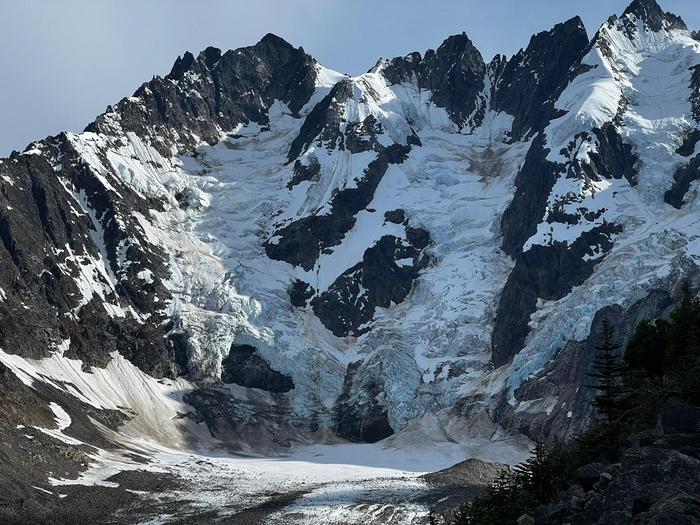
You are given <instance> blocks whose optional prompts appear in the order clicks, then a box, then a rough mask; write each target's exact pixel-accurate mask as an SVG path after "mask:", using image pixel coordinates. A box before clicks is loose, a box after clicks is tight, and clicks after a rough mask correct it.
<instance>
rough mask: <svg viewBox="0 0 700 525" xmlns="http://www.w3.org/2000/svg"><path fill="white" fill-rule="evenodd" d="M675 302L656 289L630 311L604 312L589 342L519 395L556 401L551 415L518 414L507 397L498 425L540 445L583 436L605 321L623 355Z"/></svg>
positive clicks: (576, 344) (578, 344) (576, 345)
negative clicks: (641, 328)
mask: <svg viewBox="0 0 700 525" xmlns="http://www.w3.org/2000/svg"><path fill="white" fill-rule="evenodd" d="M673 304H674V300H673V298H672V297H671V295H670V294H669V293H668V292H666V291H664V290H652V291H651V292H650V293H649V294H648V295H647V297H645V298H644V299H641V300H640V301H638V302H636V303H635V304H634V305H632V306H631V307H630V308H629V309H627V310H625V309H623V308H622V307H621V306H619V305H613V306H608V307H606V308H603V309H601V310H600V311H598V312H597V313H596V315H595V317H594V318H593V321H592V323H591V329H590V333H589V335H588V338H587V339H586V340H585V341H569V342H568V343H566V345H564V347H563V348H562V349H561V350H559V352H558V353H557V355H556V357H555V358H553V359H552V360H551V361H550V362H549V363H547V365H546V366H545V367H544V368H543V369H542V370H541V371H540V372H538V373H537V374H536V375H535V376H534V377H532V378H530V379H528V380H526V381H525V382H524V383H523V384H522V385H521V386H520V387H519V388H518V389H517V390H516V391H515V393H514V395H515V399H516V401H518V402H522V403H528V402H537V401H540V402H544V400H547V401H548V400H551V403H556V405H555V409H554V410H552V412H551V415H547V414H546V412H545V411H537V412H536V413H528V412H527V411H517V410H516V409H515V407H513V406H512V405H511V404H510V403H508V401H507V400H506V399H503V400H502V402H501V403H500V405H499V409H498V410H497V411H496V412H495V413H494V417H495V419H496V421H498V422H500V423H501V424H502V425H503V426H504V427H505V428H508V429H509V430H511V431H512V432H522V433H524V434H526V435H527V436H529V437H530V438H531V439H533V440H535V441H552V440H564V441H568V440H571V439H573V438H574V437H576V436H578V435H579V434H580V433H581V432H582V431H583V430H584V429H585V428H586V427H587V425H588V424H589V422H590V421H591V418H592V417H593V415H594V413H593V409H592V408H591V400H592V398H593V395H594V391H593V389H590V388H582V387H581V385H582V384H586V382H587V379H586V378H587V375H586V374H588V373H590V372H591V371H592V368H591V367H592V356H594V355H595V353H596V348H597V347H598V346H599V345H600V342H601V340H602V334H603V328H602V321H603V319H604V318H607V319H608V320H609V322H610V323H611V324H612V326H614V327H615V336H616V341H617V342H618V343H619V344H621V345H622V347H621V350H620V351H622V349H624V348H625V347H626V344H627V342H628V341H629V339H630V338H631V337H632V334H633V333H634V330H635V328H636V326H637V325H638V324H639V323H640V322H641V321H643V320H648V319H656V318H659V317H663V316H665V315H667V314H668V312H669V311H670V309H671V308H672V307H673ZM569 412H571V414H572V416H571V417H569V415H568V414H569Z"/></svg>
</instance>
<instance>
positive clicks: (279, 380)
mask: <svg viewBox="0 0 700 525" xmlns="http://www.w3.org/2000/svg"><path fill="white" fill-rule="evenodd" d="M221 366H222V370H221V380H222V381H223V382H224V383H235V384H237V385H241V386H245V387H248V388H259V389H260V390H266V391H268V392H277V393H283V392H289V391H290V390H293V389H294V382H293V381H292V378H291V377H289V376H288V375H284V374H280V373H279V372H277V371H275V370H273V369H272V368H271V367H270V364H269V363H268V362H267V361H265V360H264V359H263V358H262V357H260V356H259V355H258V354H257V351H256V350H255V348H254V347H252V346H250V345H232V346H231V351H230V352H229V354H228V356H227V357H225V358H224V359H223V361H221Z"/></svg>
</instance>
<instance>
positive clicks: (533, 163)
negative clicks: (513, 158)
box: [501, 135, 564, 257]
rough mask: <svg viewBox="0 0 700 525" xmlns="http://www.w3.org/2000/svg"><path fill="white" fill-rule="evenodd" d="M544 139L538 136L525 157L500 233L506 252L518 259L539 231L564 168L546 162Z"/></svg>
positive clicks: (547, 151) (546, 151) (502, 220)
mask: <svg viewBox="0 0 700 525" xmlns="http://www.w3.org/2000/svg"><path fill="white" fill-rule="evenodd" d="M548 153H549V149H545V138H544V136H543V135H538V136H537V137H535V139H534V140H533V142H532V146H530V150H529V151H528V153H527V156H526V157H525V163H524V164H523V167H522V168H521V169H520V171H519V172H518V175H517V176H516V179H515V195H514V196H513V200H512V201H511V203H510V205H509V206H508V208H507V209H506V211H505V212H504V213H503V218H502V219H501V230H502V232H503V250H504V251H505V252H506V253H507V254H508V255H510V256H511V257H515V256H517V255H518V253H519V252H520V250H522V247H523V245H524V244H525V242H526V241H527V240H528V239H529V238H530V237H532V236H533V235H534V234H535V232H536V231H537V224H539V222H540V221H541V220H542V217H544V212H545V208H546V206H547V198H548V197H549V193H550V192H551V191H552V187H553V186H554V182H555V181H556V179H557V177H558V176H559V174H560V173H561V172H562V171H564V166H562V165H561V164H557V163H553V162H550V161H549V160H547V154H548Z"/></svg>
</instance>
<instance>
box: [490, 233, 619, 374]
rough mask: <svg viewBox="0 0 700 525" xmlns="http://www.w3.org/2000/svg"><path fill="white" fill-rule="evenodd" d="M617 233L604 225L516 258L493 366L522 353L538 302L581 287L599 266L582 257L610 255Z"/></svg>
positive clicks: (495, 336)
mask: <svg viewBox="0 0 700 525" xmlns="http://www.w3.org/2000/svg"><path fill="white" fill-rule="evenodd" d="M620 231H621V229H620V227H618V226H615V225H614V224H610V223H604V224H603V225H601V226H597V227H595V228H593V229H591V230H589V231H587V232H585V233H583V234H582V235H581V236H580V237H579V238H578V239H576V240H575V241H574V242H573V243H571V244H570V245H566V244H564V243H560V242H555V243H553V244H551V245H548V246H541V245H534V246H532V247H531V248H530V249H529V250H528V251H526V252H525V253H523V254H521V255H520V256H519V257H518V259H517V261H516V263H515V268H514V269H513V271H512V272H511V274H510V275H509V276H508V280H507V281H506V285H505V287H504V289H503V293H502V294H501V298H500V301H499V303H498V309H497V311H496V320H495V323H494V329H493V336H492V349H493V350H492V360H493V363H494V364H495V365H496V366H501V365H503V364H506V363H508V362H509V361H511V360H512V359H513V357H514V356H515V355H516V354H517V353H518V352H519V351H520V350H521V349H522V347H523V345H524V343H525V338H526V337H527V335H528V333H529V331H530V329H529V326H528V323H529V322H530V315H531V314H532V313H533V312H534V311H535V310H536V307H537V299H538V298H539V299H544V300H546V301H553V300H558V299H561V298H562V297H564V296H566V295H568V294H569V292H571V290H572V288H573V287H574V286H578V285H580V284H581V283H583V282H584V281H585V280H586V279H587V278H588V277H589V276H590V275H591V273H592V272H593V268H594V267H595V265H596V263H597V262H599V259H591V258H589V259H585V256H589V257H594V256H599V255H600V254H604V253H606V252H607V251H609V250H610V249H611V247H612V241H611V237H612V235H613V234H615V233H619V232H620Z"/></svg>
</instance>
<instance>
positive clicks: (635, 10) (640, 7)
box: [622, 0, 688, 31]
mask: <svg viewBox="0 0 700 525" xmlns="http://www.w3.org/2000/svg"><path fill="white" fill-rule="evenodd" d="M625 15H633V16H634V17H636V18H637V19H639V20H641V21H643V22H644V25H645V26H646V27H648V28H649V29H651V30H652V31H661V30H662V29H688V27H687V26H686V25H685V22H683V19H682V18H681V17H679V16H676V15H674V14H672V13H666V12H664V10H663V9H661V7H660V6H659V4H658V3H657V2H656V0H634V1H633V2H632V3H631V4H630V5H629V7H627V9H625V12H624V13H623V14H622V16H625Z"/></svg>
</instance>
